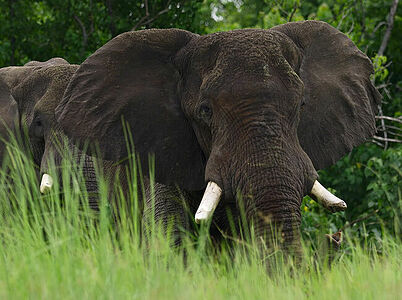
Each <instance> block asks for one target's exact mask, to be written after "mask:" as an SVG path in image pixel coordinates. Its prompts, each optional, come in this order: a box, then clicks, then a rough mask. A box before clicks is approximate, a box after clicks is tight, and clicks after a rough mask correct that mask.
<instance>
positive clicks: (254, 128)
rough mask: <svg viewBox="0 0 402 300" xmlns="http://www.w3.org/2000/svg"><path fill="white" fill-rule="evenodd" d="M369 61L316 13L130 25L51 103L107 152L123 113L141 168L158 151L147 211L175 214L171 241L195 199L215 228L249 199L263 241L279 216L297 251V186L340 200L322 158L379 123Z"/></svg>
mask: <svg viewBox="0 0 402 300" xmlns="http://www.w3.org/2000/svg"><path fill="white" fill-rule="evenodd" d="M372 73H373V66H372V63H371V61H370V59H369V58H368V57H367V56H366V55H365V54H364V53H362V52H361V51H360V50H359V49H358V48H357V47H356V46H355V45H354V44H353V42H352V41H351V40H350V39H349V38H348V37H347V36H346V35H345V34H343V33H341V32H340V31H339V30H337V29H335V28H333V27H332V26H330V25H328V24H327V23H325V22H321V21H302V22H290V23H287V24H283V25H278V26H275V27H272V28H270V29H239V30H233V31H227V32H217V33H212V34H207V35H198V34H194V33H191V32H189V31H185V30H180V29H150V30H142V31H133V32H126V33H123V34H121V35H119V36H117V37H115V38H113V39H112V40H110V41H109V42H107V43H106V44H105V45H104V46H102V47H101V48H99V49H98V50H97V51H96V52H95V53H93V54H92V55H91V56H89V57H88V58H87V59H86V60H85V61H84V62H83V63H82V64H81V65H80V67H79V68H78V70H77V71H76V72H75V74H74V75H73V77H72V78H71V81H70V82H69V84H68V87H67V89H66V92H65V94H64V96H63V99H62V100H61V102H60V103H59V105H58V106H57V107H56V110H55V116H56V120H57V124H58V128H60V131H61V132H62V133H63V134H64V135H65V136H67V138H68V139H69V140H70V141H72V143H74V144H76V145H82V144H83V141H89V142H90V143H96V144H97V145H98V146H99V149H100V153H101V159H104V160H106V161H111V162H116V163H117V162H120V165H122V166H124V165H125V164H127V160H126V159H125V158H126V157H127V156H128V155H129V153H128V150H127V146H126V140H125V136H124V134H123V132H124V127H125V125H124V124H127V126H128V127H129V128H130V131H131V134H132V138H133V142H134V147H135V151H136V153H137V154H138V157H139V160H140V162H141V165H142V167H143V169H144V171H143V174H148V168H149V167H148V159H149V154H152V156H153V158H154V161H155V172H154V173H155V185H154V191H155V192H154V195H153V196H152V195H151V193H150V192H149V191H150V190H151V188H150V184H149V183H147V182H148V181H149V180H148V181H146V184H145V198H144V199H143V206H144V207H143V208H142V210H143V212H142V215H143V217H144V219H146V216H147V215H149V213H150V211H151V210H152V211H154V213H155V219H156V221H160V222H162V224H163V225H164V226H165V227H167V226H168V223H169V220H171V219H172V218H173V219H174V223H173V229H172V230H173V233H174V235H175V243H178V244H180V241H181V229H182V228H185V229H188V230H190V227H191V226H197V225H195V224H194V219H192V218H190V217H188V214H187V213H186V210H187V209H189V210H190V211H191V213H192V214H194V213H195V221H196V222H197V223H202V222H206V221H208V220H209V219H210V218H212V226H211V228H210V230H211V234H216V228H218V229H220V230H228V228H229V226H230V224H229V223H230V222H229V220H228V219H229V218H228V215H227V212H228V211H230V213H231V216H232V218H233V220H234V221H235V223H238V220H239V219H240V211H241V209H244V215H245V218H246V220H247V221H248V222H249V223H250V224H252V225H253V228H254V233H255V235H256V237H257V241H258V243H259V248H261V249H270V248H272V240H273V238H274V234H273V232H274V231H275V230H276V229H279V230H280V232H281V235H280V239H279V240H280V241H279V243H280V246H281V248H282V249H283V250H284V251H285V252H286V253H292V254H296V255H299V254H300V249H301V237H300V224H301V211H300V205H301V201H302V198H303V196H305V195H312V196H313V197H315V198H316V199H317V201H319V202H320V203H321V204H322V205H324V206H325V207H327V208H328V209H330V210H332V211H338V210H344V209H345V208H346V203H345V202H344V201H343V200H341V199H339V198H337V197H336V196H334V195H332V194H331V193H330V192H329V191H327V190H326V189H325V188H324V187H323V186H322V185H321V184H320V183H319V182H318V181H317V179H318V174H317V170H319V169H322V168H325V167H327V166H330V165H331V164H333V163H335V162H336V161H337V160H338V159H340V158H341V157H342V156H343V155H345V154H346V153H348V152H349V151H351V150H352V149H353V147H355V146H358V145H359V144H361V143H363V142H364V141H366V140H367V138H369V137H370V136H372V135H373V134H374V132H375V130H376V129H375V114H376V111H377V109H378V105H380V103H381V95H380V94H379V92H378V91H377V90H376V88H375V87H374V85H373V84H372V82H371V81H370V75H371V74H372ZM122 120H124V121H122ZM93 155H95V154H93ZM179 195H180V196H181V197H182V198H184V200H183V201H178V200H177V198H178V196H179ZM239 195H240V196H241V197H238V196H239ZM214 228H215V229H214ZM176 237H177V238H176Z"/></svg>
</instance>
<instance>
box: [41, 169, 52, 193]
mask: <svg viewBox="0 0 402 300" xmlns="http://www.w3.org/2000/svg"><path fill="white" fill-rule="evenodd" d="M52 186H53V178H52V176H50V175H49V174H46V173H45V174H43V176H42V181H41V182H40V188H39V190H40V192H41V193H42V194H47V193H49V192H50V190H51V189H52Z"/></svg>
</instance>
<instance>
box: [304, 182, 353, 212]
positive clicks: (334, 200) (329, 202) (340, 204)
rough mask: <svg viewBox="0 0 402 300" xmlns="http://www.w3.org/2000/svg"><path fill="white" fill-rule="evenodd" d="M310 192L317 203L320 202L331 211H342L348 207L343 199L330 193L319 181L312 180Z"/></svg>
mask: <svg viewBox="0 0 402 300" xmlns="http://www.w3.org/2000/svg"><path fill="white" fill-rule="evenodd" d="M310 194H311V195H312V196H313V198H314V199H316V200H317V202H318V203H319V204H321V205H322V206H324V207H325V208H326V209H328V210H330V211H331V212H337V211H342V210H345V209H346V208H347V207H348V206H347V205H346V203H345V201H343V200H342V199H339V198H338V197H337V196H335V195H334V194H331V192H330V191H328V190H327V189H326V188H325V187H323V186H322V185H321V183H319V182H318V181H317V180H316V181H315V182H314V185H313V188H312V189H311V192H310Z"/></svg>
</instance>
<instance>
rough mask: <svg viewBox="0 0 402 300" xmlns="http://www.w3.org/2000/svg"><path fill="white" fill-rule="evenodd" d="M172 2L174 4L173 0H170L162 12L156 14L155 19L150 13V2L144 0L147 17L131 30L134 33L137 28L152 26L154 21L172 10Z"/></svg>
mask: <svg viewBox="0 0 402 300" xmlns="http://www.w3.org/2000/svg"><path fill="white" fill-rule="evenodd" d="M170 2H172V0H169V1H168V2H167V3H166V6H165V8H164V9H162V10H161V11H159V12H158V13H156V14H155V15H154V16H153V17H151V14H150V13H149V9H148V0H144V6H145V15H144V16H143V17H142V18H141V19H140V20H139V21H138V22H137V24H135V25H134V27H133V28H132V29H131V30H133V31H134V30H137V28H138V27H140V26H144V25H148V24H151V23H152V22H153V21H155V20H156V19H157V18H159V17H160V16H161V15H163V14H164V13H167V12H168V11H169V10H170V7H169V6H170Z"/></svg>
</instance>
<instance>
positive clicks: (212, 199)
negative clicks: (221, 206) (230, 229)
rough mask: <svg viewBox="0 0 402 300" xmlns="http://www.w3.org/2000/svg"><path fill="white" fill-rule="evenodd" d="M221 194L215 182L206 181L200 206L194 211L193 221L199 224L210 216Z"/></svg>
mask: <svg viewBox="0 0 402 300" xmlns="http://www.w3.org/2000/svg"><path fill="white" fill-rule="evenodd" d="M221 195H222V189H221V188H220V187H219V186H218V185H217V184H216V183H215V182H212V181H210V182H208V185H207V188H206V189H205V193H204V196H203V197H202V200H201V203H200V206H199V207H198V209H197V212H196V213H195V222H196V223H197V224H200V223H201V222H203V221H206V220H208V219H209V218H211V217H212V214H213V213H214V211H215V208H216V206H217V205H218V203H219V200H220V198H221Z"/></svg>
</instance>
